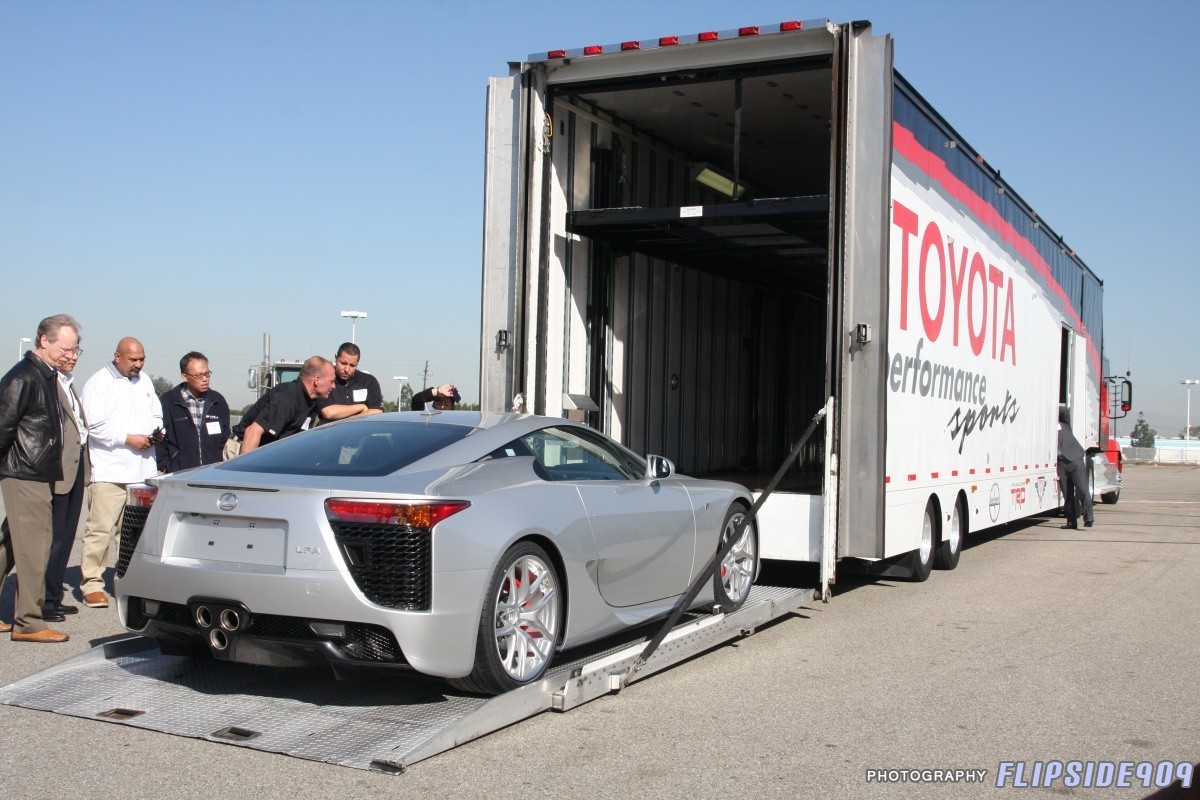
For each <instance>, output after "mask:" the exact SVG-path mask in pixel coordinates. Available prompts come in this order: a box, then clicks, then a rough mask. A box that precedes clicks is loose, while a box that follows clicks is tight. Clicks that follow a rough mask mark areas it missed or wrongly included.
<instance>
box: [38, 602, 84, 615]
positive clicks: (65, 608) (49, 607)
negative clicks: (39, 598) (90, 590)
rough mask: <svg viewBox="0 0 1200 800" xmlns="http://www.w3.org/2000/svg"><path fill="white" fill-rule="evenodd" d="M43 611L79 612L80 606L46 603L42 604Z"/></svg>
mask: <svg viewBox="0 0 1200 800" xmlns="http://www.w3.org/2000/svg"><path fill="white" fill-rule="evenodd" d="M42 610H43V611H57V612H58V613H59V614H78V613H79V606H69V605H67V604H65V603H46V605H44V606H42Z"/></svg>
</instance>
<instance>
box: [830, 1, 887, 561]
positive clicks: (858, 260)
mask: <svg viewBox="0 0 1200 800" xmlns="http://www.w3.org/2000/svg"><path fill="white" fill-rule="evenodd" d="M834 71H835V74H834V81H835V85H834V90H835V97H837V102H838V104H839V108H838V109H837V113H835V115H834V120H835V124H836V125H838V126H840V130H835V135H834V137H833V144H832V146H833V148H834V155H833V164H834V169H833V170H831V179H830V182H831V186H830V191H831V196H832V197H834V198H835V199H834V200H833V201H832V202H831V206H833V209H832V211H833V213H832V214H831V216H830V245H831V253H830V259H831V264H832V265H833V266H832V268H833V276H832V280H831V284H830V287H831V294H830V297H831V304H832V307H831V309H830V311H831V314H830V318H831V320H832V329H831V337H832V340H831V353H832V354H833V355H832V357H833V360H834V370H835V372H834V387H833V392H834V396H835V398H836V400H837V406H838V413H837V415H836V417H835V423H834V424H835V425H836V426H837V427H836V431H837V447H836V450H837V473H838V475H837V478H838V479H837V481H836V484H835V485H836V489H833V485H831V486H830V487H829V488H830V489H832V490H833V491H836V492H837V499H838V504H837V530H838V555H839V556H858V557H867V558H881V557H882V556H883V552H884V542H883V528H884V511H883V508H884V505H883V504H884V492H883V489H884V468H885V455H886V450H885V448H886V434H887V413H886V402H887V399H886V396H887V392H886V387H885V379H886V365H887V320H888V317H887V306H888V272H887V269H888V258H887V253H888V246H887V241H888V239H887V220H888V214H887V212H888V198H889V191H888V186H889V169H890V164H891V158H890V154H891V127H890V120H891V117H892V114H891V106H892V40H891V37H890V36H878V37H877V36H872V35H871V28H870V25H869V24H868V23H851V24H849V25H846V26H844V27H843V28H842V29H841V31H840V33H839V37H838V50H837V52H836V53H835V55H834Z"/></svg>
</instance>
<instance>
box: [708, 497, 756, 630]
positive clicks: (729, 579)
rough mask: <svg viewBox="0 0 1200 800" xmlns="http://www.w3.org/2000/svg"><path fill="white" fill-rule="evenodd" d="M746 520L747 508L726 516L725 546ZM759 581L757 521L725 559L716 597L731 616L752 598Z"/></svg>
mask: <svg viewBox="0 0 1200 800" xmlns="http://www.w3.org/2000/svg"><path fill="white" fill-rule="evenodd" d="M745 518H746V507H745V506H743V505H741V504H740V503H735V504H734V505H732V506H730V507H729V511H727V512H725V523H724V525H722V527H721V542H720V544H725V543H726V542H728V541H729V538H730V537H731V536H733V534H734V533H735V532H736V531H737V528H738V526H739V525H741V524H742V520H744V519H745ZM757 577H758V529H757V526H755V524H754V520H750V521H749V522H747V523H746V527H745V528H744V529H743V530H742V535H741V537H740V538H739V539H738V541H737V544H735V545H734V546H733V549H731V550H730V551H729V552H728V553H727V554H726V555H725V558H724V559H722V561H721V565H720V566H719V567H718V568H717V573H716V574H715V575H714V576H713V595H714V596H715V598H716V601H717V605H719V606H720V607H721V610H722V611H724V612H726V613H728V612H730V611H736V610H737V609H739V608H741V606H742V604H743V603H745V602H746V598H747V597H748V596H749V595H750V585H751V584H753V583H754V579H755V578H757Z"/></svg>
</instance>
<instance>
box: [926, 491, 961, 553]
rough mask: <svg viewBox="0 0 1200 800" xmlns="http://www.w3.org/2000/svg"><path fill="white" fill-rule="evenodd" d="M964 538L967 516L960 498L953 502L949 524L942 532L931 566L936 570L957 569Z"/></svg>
mask: <svg viewBox="0 0 1200 800" xmlns="http://www.w3.org/2000/svg"><path fill="white" fill-rule="evenodd" d="M966 537H967V515H966V511H965V509H964V508H963V500H962V498H961V497H960V498H958V499H957V500H955V501H954V510H953V511H951V512H950V524H949V525H947V526H946V529H945V530H944V531H942V537H941V538H942V540H941V543H940V544H939V545H938V549H937V553H936V554H935V555H934V557H933V565H934V566H935V567H937V568H938V569H954V568H955V567H957V566H958V558H959V556H961V555H962V548H963V540H964V539H966Z"/></svg>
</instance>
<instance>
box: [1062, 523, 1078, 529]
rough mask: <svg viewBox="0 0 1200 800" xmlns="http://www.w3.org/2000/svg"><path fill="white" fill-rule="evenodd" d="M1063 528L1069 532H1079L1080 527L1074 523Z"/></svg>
mask: <svg viewBox="0 0 1200 800" xmlns="http://www.w3.org/2000/svg"><path fill="white" fill-rule="evenodd" d="M1063 527H1064V528H1066V529H1067V530H1069V531H1077V530H1079V526H1078V525H1076V524H1075V523H1074V522H1068V523H1067V524H1066V525H1063Z"/></svg>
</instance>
